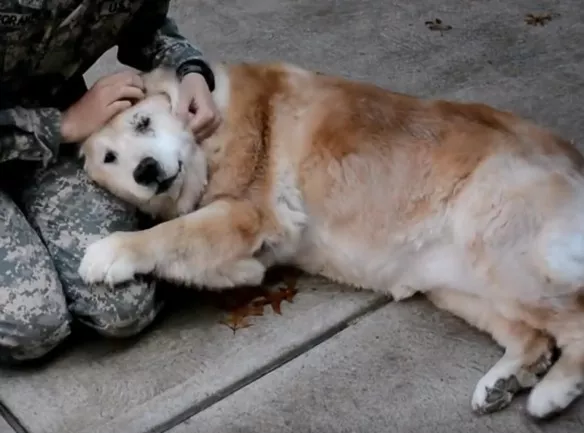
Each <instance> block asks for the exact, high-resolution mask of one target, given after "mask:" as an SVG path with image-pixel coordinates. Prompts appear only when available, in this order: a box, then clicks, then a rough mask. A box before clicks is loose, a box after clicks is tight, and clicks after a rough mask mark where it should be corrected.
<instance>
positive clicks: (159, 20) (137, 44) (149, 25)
mask: <svg viewBox="0 0 584 433" xmlns="http://www.w3.org/2000/svg"><path fill="white" fill-rule="evenodd" d="M169 3H170V2H169V1H168V0H165V1H163V0H149V1H148V2H144V6H142V8H141V9H140V10H139V11H138V12H137V13H136V15H135V16H134V18H133V19H132V22H131V23H129V25H128V26H127V27H126V28H125V29H124V30H123V31H122V32H121V34H120V37H119V39H118V40H119V42H118V60H119V61H120V63H123V64H125V65H126V66H130V67H132V68H135V69H138V70H140V71H150V70H152V69H154V68H156V67H160V66H165V67H168V68H171V69H174V70H176V71H177V74H178V76H179V78H180V79H182V78H183V77H184V76H185V75H186V74H188V73H191V72H196V73H199V74H201V75H202V76H203V77H204V78H205V81H206V82H207V85H208V86H209V90H210V91H213V89H214V87H215V81H214V77H213V73H212V71H211V69H210V68H209V66H208V64H207V62H205V61H204V60H203V55H202V53H201V51H200V49H199V48H198V47H196V46H194V45H193V44H191V43H190V42H189V41H188V40H187V39H186V38H185V37H184V36H182V35H181V34H180V33H179V31H178V28H177V26H176V24H175V22H174V21H173V20H172V19H171V18H169V17H168V16H167V15H168V9H169Z"/></svg>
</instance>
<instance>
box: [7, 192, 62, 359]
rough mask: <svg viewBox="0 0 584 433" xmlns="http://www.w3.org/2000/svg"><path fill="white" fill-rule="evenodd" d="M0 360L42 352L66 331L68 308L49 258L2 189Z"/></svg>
mask: <svg viewBox="0 0 584 433" xmlns="http://www.w3.org/2000/svg"><path fill="white" fill-rule="evenodd" d="M0 208H1V212H0V361H7V360H9V359H10V360H23V359H29V358H35V357H38V356H41V355H43V354H45V353H47V352H48V351H50V350H51V349H53V348H54V347H56V346H57V345H58V344H59V343H60V342H61V341H62V340H63V339H64V338H65V337H67V336H68V335H69V312H68V310H67V306H66V303H65V297H64V295H63V291H62V289H61V283H60V281H59V279H58V277H57V272H56V271H55V268H54V267H53V264H52V263H51V258H50V256H49V254H48V252H47V250H46V248H45V246H44V245H43V243H42V242H41V240H40V239H39V237H38V236H37V234H36V233H35V231H34V230H33V229H32V228H31V227H30V225H29V224H28V222H27V220H26V219H25V217H24V215H23V214H22V213H21V211H20V210H19V209H18V207H17V206H16V205H15V204H14V203H13V202H12V201H11V199H10V198H9V197H8V196H7V195H6V194H4V193H2V192H0Z"/></svg>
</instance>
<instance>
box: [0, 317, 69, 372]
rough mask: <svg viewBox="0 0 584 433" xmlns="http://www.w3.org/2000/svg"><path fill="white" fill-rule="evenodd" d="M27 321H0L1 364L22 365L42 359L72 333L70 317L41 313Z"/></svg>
mask: <svg viewBox="0 0 584 433" xmlns="http://www.w3.org/2000/svg"><path fill="white" fill-rule="evenodd" d="M25 317H26V315H25ZM26 318H27V320H16V319H14V318H10V317H5V318H3V319H2V320H1V321H0V362H7V363H21V362H25V361H30V360H34V359H39V358H42V357H43V356H45V355H47V354H48V353H49V352H51V351H52V350H53V349H55V348H56V347H57V346H59V345H60V344H61V343H62V342H63V341H64V340H65V339H66V338H67V337H68V336H69V334H70V333H71V328H70V324H71V317H70V315H69V314H67V313H64V312H51V311H47V312H38V313H35V314H30V315H28V317H26Z"/></svg>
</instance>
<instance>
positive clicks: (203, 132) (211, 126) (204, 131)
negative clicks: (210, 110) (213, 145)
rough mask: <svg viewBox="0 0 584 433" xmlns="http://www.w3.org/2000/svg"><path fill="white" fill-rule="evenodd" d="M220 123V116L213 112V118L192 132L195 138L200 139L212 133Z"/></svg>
mask: <svg viewBox="0 0 584 433" xmlns="http://www.w3.org/2000/svg"><path fill="white" fill-rule="evenodd" d="M220 124H221V118H220V117H219V116H218V115H217V114H214V116H213V118H212V119H211V120H210V121H209V122H208V123H206V124H205V125H203V126H201V127H200V128H199V129H198V130H197V131H194V132H193V133H194V134H195V137H196V138H197V140H199V141H202V140H205V139H207V138H209V137H210V136H211V135H213V133H214V132H215V131H216V130H217V128H218V127H219V125H220Z"/></svg>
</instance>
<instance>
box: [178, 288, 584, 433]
mask: <svg viewBox="0 0 584 433" xmlns="http://www.w3.org/2000/svg"><path fill="white" fill-rule="evenodd" d="M500 354H501V351H500V350H499V349H498V348H497V347H495V345H494V344H493V343H492V342H491V341H490V340H489V339H487V337H485V336H484V335H483V334H479V333H478V332H475V331H474V330H472V329H471V328H470V327H468V326H466V324H464V323H462V322H461V321H460V320H458V319H456V318H454V317H453V316H451V315H449V314H447V313H444V312H441V311H438V310H436V309H435V308H434V307H433V306H431V305H429V303H427V302H426V301H423V300H414V301H407V302H403V303H398V304H390V305H387V306H385V307H384V308H382V309H380V310H378V311H376V312H374V313H372V314H370V315H368V316H367V317H364V318H362V319H361V320H359V321H358V322H357V323H356V324H355V325H354V326H351V327H349V328H347V329H345V330H343V331H342V332H340V333H339V334H337V335H335V336H334V337H332V338H331V339H329V340H327V341H326V342H324V343H323V344H321V345H319V346H318V347H316V348H314V349H312V350H311V351H310V352H307V353H305V354H303V355H302V356H299V357H298V358H296V359H294V360H293V361H291V362H290V363H288V364H286V365H284V366H282V367H281V368H279V369H278V370H275V371H273V372H271V373H269V374H268V375H266V376H264V377H262V378H261V379H259V380H258V381H256V382H254V383H253V384H251V385H249V386H247V387H245V388H242V389H240V390H239V391H237V392H235V393H234V394H232V395H231V396H229V397H227V398H226V399H224V400H222V401H221V402H219V403H217V404H216V405H214V406H211V407H210V408H208V409H207V410H204V411H202V412H201V413H199V414H198V415H196V416H194V417H192V418H191V419H189V420H187V421H186V422H185V423H183V424H182V425H180V426H177V427H176V428H174V429H172V430H170V432H169V433H248V432H249V433H272V432H274V433H276V432H278V433H280V432H302V433H321V432H326V433H377V432H379V433H385V432H399V433H468V432H474V433H491V432H501V433H503V432H505V433H506V432H514V433H535V432H549V433H568V432H576V431H582V425H583V422H584V402H582V401H580V402H578V404H577V405H576V406H574V407H573V409H572V410H570V411H569V412H567V413H566V414H565V416H562V417H560V418H557V419H556V420H555V421H554V422H553V423H550V424H548V425H542V426H538V425H536V424H534V423H532V422H531V421H529V420H528V419H527V417H526V416H524V415H523V410H524V408H523V405H524V399H523V398H520V399H519V400H516V401H515V402H514V403H513V405H512V406H510V407H508V408H507V409H506V410H504V411H502V412H499V413H497V414H494V415H491V416H483V417H477V416H474V415H473V414H472V413H471V410H470V398H471V394H472V391H473V388H474V385H475V384H476V382H477V381H478V380H479V379H480V377H481V375H482V374H483V372H485V371H486V369H488V368H489V367H490V366H491V365H492V364H493V363H494V362H495V361H496V360H497V358H498V357H499V356H500Z"/></svg>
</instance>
